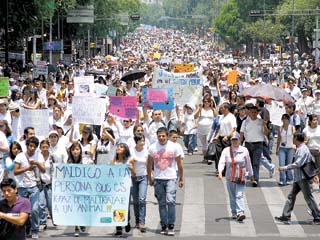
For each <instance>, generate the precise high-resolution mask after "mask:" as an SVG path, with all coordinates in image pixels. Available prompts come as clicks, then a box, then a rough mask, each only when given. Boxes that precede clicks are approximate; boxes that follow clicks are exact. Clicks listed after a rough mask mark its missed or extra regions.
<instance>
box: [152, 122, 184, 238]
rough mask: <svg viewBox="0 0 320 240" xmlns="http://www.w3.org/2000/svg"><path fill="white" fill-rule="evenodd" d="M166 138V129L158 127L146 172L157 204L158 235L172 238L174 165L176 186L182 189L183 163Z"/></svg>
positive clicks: (174, 196)
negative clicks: (159, 229)
mask: <svg viewBox="0 0 320 240" xmlns="http://www.w3.org/2000/svg"><path fill="white" fill-rule="evenodd" d="M168 137H169V133H168V130H167V128H165V127H160V128H159V129H158V130H157V139H158V140H157V142H155V143H153V144H152V145H151V146H150V149H149V156H148V161H147V171H148V179H149V184H150V186H154V191H155V196H156V198H157V200H158V204H159V214H160V224H161V231H160V234H168V235H169V236H174V235H175V232H174V225H175V221H176V192H177V184H176V181H177V171H176V164H177V166H178V175H179V180H178V185H179V187H180V188H182V187H183V184H184V182H183V162H182V161H181V153H180V151H179V149H178V147H177V145H176V144H175V143H173V142H171V141H170V140H169V139H168ZM175 163H176V164H175ZM153 166H154V168H153ZM153 169H154V170H153Z"/></svg>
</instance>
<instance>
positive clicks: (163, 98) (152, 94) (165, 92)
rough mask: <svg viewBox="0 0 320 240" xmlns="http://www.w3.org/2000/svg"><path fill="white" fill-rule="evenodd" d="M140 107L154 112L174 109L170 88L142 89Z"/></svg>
mask: <svg viewBox="0 0 320 240" xmlns="http://www.w3.org/2000/svg"><path fill="white" fill-rule="evenodd" d="M142 99H143V102H142V106H143V108H147V109H154V110H159V109H163V110H170V109H173V108H174V101H173V89H172V88H143V89H142Z"/></svg>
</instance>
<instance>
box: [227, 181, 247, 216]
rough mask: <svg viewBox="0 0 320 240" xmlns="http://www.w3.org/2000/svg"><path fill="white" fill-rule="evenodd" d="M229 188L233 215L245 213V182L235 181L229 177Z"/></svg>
mask: <svg viewBox="0 0 320 240" xmlns="http://www.w3.org/2000/svg"><path fill="white" fill-rule="evenodd" d="M227 189H228V193H229V199H230V208H231V213H232V214H233V215H234V214H243V213H244V189H245V184H237V183H233V182H231V181H230V180H229V179H227Z"/></svg>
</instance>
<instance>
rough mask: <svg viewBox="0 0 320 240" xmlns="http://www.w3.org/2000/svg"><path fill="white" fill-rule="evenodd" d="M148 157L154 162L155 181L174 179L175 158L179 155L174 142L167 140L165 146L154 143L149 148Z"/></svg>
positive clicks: (175, 174)
mask: <svg viewBox="0 0 320 240" xmlns="http://www.w3.org/2000/svg"><path fill="white" fill-rule="evenodd" d="M149 156H151V157H152V158H153V161H154V172H153V175H154V178H155V179H163V180H169V179H176V178H177V173H176V163H175V162H176V157H178V156H181V155H179V149H178V147H177V145H176V144H175V143H174V142H171V141H170V140H168V142H167V143H166V144H165V145H161V144H159V143H158V142H155V143H154V144H152V145H151V146H150V149H149Z"/></svg>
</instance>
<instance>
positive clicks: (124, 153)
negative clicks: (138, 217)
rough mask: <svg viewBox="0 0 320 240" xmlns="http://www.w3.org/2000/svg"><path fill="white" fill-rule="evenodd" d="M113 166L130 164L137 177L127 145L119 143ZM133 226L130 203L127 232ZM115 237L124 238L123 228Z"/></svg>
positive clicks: (117, 228) (119, 227) (133, 173)
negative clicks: (131, 223)
mask: <svg viewBox="0 0 320 240" xmlns="http://www.w3.org/2000/svg"><path fill="white" fill-rule="evenodd" d="M111 164H129V169H130V171H131V173H132V176H135V175H136V173H135V171H134V167H133V161H132V159H130V150H129V147H128V145H127V144H125V143H119V144H118V145H117V150H116V155H115V157H114V159H113V160H112V162H111ZM130 230H131V225H130V203H129V206H128V224H127V225H126V226H125V231H126V232H130ZM114 235H115V236H122V227H121V226H117V227H116V232H115V234H114Z"/></svg>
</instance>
